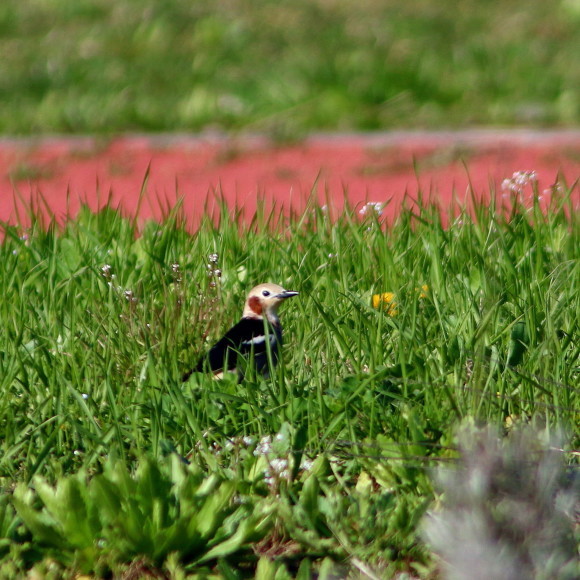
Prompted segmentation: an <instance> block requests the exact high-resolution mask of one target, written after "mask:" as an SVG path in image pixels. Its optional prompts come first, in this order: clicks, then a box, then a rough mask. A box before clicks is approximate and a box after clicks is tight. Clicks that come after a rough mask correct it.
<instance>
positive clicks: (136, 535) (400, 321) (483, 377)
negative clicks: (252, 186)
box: [0, 191, 580, 578]
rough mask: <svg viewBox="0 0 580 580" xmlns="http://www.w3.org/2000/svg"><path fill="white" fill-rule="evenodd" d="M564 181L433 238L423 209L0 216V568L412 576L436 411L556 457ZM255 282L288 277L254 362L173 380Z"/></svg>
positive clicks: (562, 374) (569, 323)
mask: <svg viewBox="0 0 580 580" xmlns="http://www.w3.org/2000/svg"><path fill="white" fill-rule="evenodd" d="M570 195H571V194H570V191H568V192H563V193H560V194H558V193H555V195H554V200H553V204H552V207H551V209H550V210H549V211H548V212H547V213H546V214H544V213H542V212H541V211H540V209H539V206H538V204H537V203H536V204H535V205H534V206H533V207H532V208H525V207H523V206H517V205H516V207H515V209H514V210H513V211H511V212H507V213H504V212H503V211H502V210H501V208H495V207H494V206H492V207H489V208H488V207H482V206H479V205H477V204H476V207H475V219H471V218H470V217H469V215H468V214H467V213H461V214H460V215H459V216H458V217H457V219H455V220H454V221H453V223H452V224H451V225H450V226H449V227H448V228H443V227H442V225H441V221H440V218H439V215H438V213H437V211H436V210H435V208H432V207H425V208H422V209H419V210H416V211H415V212H414V213H413V212H412V211H406V212H404V213H403V214H402V215H401V217H400V218H399V219H398V221H397V223H396V224H395V225H393V226H391V227H388V228H385V227H381V223H380V218H379V216H378V215H377V214H376V212H375V211H374V209H373V208H372V207H369V208H367V211H366V213H364V215H363V214H361V213H360V211H359V210H360V209H361V208H353V209H352V210H351V211H347V212H345V213H344V214H343V215H341V216H340V217H339V219H338V220H337V221H334V222H332V221H330V220H329V218H328V215H327V213H326V211H325V209H324V208H320V207H312V208H310V209H309V210H308V211H307V212H306V213H305V214H304V215H301V216H294V217H293V218H291V219H289V220H287V221H285V222H284V223H279V222H277V221H276V220H275V219H274V218H273V214H271V215H270V214H267V213H266V212H261V213H259V214H258V216H257V217H256V218H255V220H254V222H253V223H251V224H249V225H242V224H240V223H237V220H236V217H235V212H230V213H228V211H227V210H226V209H225V208H224V209H223V212H222V215H221V219H220V221H219V224H217V225H216V224H213V223H211V222H210V221H205V222H204V223H203V224H202V226H201V228H200V229H199V231H198V232H197V233H195V235H192V234H190V233H188V232H186V231H184V229H183V228H182V227H181V225H180V216H179V210H176V211H175V213H174V214H172V215H168V216H167V218H166V219H165V221H164V222H163V223H161V224H155V223H149V224H147V225H145V226H144V227H143V228H142V230H140V231H137V229H136V225H135V223H134V222H133V221H132V220H130V219H126V218H123V217H121V216H120V215H119V214H118V213H116V212H114V211H112V210H104V211H102V212H100V213H98V214H93V213H90V212H89V211H87V210H85V211H82V212H81V214H80V215H79V216H78V217H77V218H76V219H74V220H72V221H70V222H68V223H67V224H66V226H65V227H64V229H62V230H57V229H56V228H54V227H47V224H43V223H42V221H41V220H40V221H37V222H35V224H34V225H33V226H32V227H30V228H28V229H26V230H24V229H22V228H17V227H6V229H5V234H4V238H5V239H4V243H3V244H2V245H1V246H0V252H1V260H0V264H1V265H2V266H1V268H0V288H1V290H2V294H3V300H2V301H1V302H0V316H1V320H2V326H3V332H2V333H1V334H0V382H1V388H2V393H3V396H2V399H1V402H0V424H1V425H2V432H3V437H2V442H1V451H0V453H1V454H0V482H1V486H2V489H3V490H4V494H3V496H2V500H1V501H2V503H1V504H0V550H1V551H2V554H3V557H2V560H1V562H0V576H2V577H16V576H20V575H23V574H24V573H25V571H26V570H28V569H29V568H31V567H34V568H35V570H36V572H37V573H38V574H41V575H44V577H52V578H59V577H62V575H63V574H64V575H66V574H68V575H69V576H71V577H73V576H74V574H76V573H85V574H97V575H105V574H107V573H111V571H113V572H114V573H115V574H117V575H121V574H123V573H125V574H126V576H125V577H126V578H134V577H135V578H136V577H146V576H147V575H148V574H149V575H150V576H153V575H154V573H161V572H162V571H163V573H164V574H166V575H167V577H172V578H183V577H185V575H188V574H196V575H197V576H196V577H208V576H213V577H224V578H242V577H252V576H253V575H254V574H256V577H259V578H274V577H276V578H290V577H299V578H310V577H311V574H312V573H314V572H315V571H316V572H317V573H319V574H320V577H321V578H328V577H330V576H331V575H332V574H339V575H345V574H347V573H350V574H353V575H354V576H355V577H357V574H358V575H359V576H364V577H371V578H372V577H376V578H386V577H392V576H394V575H395V574H396V573H399V572H401V573H403V572H405V573H408V574H410V575H411V576H413V577H415V576H420V577H437V575H438V572H437V570H438V564H437V559H436V558H435V557H434V556H433V551H432V549H431V548H430V547H429V545H428V544H426V543H425V542H424V536H422V535H421V533H420V529H421V526H422V524H421V522H422V521H423V518H424V516H425V513H426V511H427V510H428V509H437V508H436V506H440V505H441V503H440V502H441V496H440V494H439V492H438V491H437V489H438V488H437V487H434V484H433V473H434V471H433V470H434V469H435V468H436V467H437V466H439V465H447V464H448V462H450V461H455V460H456V458H457V457H458V451H457V449H458V444H460V443H461V442H462V441H464V439H463V437H458V436H457V435H456V429H457V428H458V427H459V426H463V428H464V429H467V430H469V431H470V432H471V433H473V430H474V429H476V426H477V425H483V424H490V425H492V426H494V427H495V428H497V429H499V430H500V431H504V432H506V433H509V432H511V431H519V429H520V428H521V427H522V426H523V425H526V424H531V425H533V426H535V428H537V429H540V430H543V432H544V433H548V434H549V433H551V434H553V435H556V434H557V433H558V432H560V431H561V432H562V433H564V435H563V437H564V438H563V440H562V441H563V442H562V443H561V445H562V446H563V447H562V449H563V450H564V453H560V454H559V457H558V460H559V461H561V462H563V463H564V464H571V463H573V459H574V456H573V454H570V453H569V451H570V450H571V449H578V444H579V440H578V437H579V432H578V423H577V422H578V415H577V409H578V403H579V402H578V383H579V374H580V366H579V354H580V342H579V341H580V336H579V334H578V319H579V318H580V266H579V261H578V257H579V256H578V248H580V228H579V224H578V215H577V213H574V211H573V208H572V206H571V201H570ZM496 210H497V211H496ZM502 216H505V217H502ZM240 233H242V234H243V235H240ZM212 254H216V255H217V257H215V256H212V258H211V259H210V255H212ZM263 281H273V282H276V283H279V284H282V285H284V286H285V287H287V288H290V289H295V290H298V291H300V293H301V294H300V297H298V298H295V299H293V301H291V302H288V303H287V304H285V305H284V311H283V312H282V320H283V322H284V324H285V343H286V344H285V347H284V351H283V360H284V364H281V365H279V367H278V371H277V374H276V375H275V376H273V377H272V378H271V379H269V380H264V379H260V380H253V381H252V380H249V381H246V382H244V383H242V384H237V383H236V381H235V380H224V381H221V382H215V381H212V380H211V379H210V378H209V377H206V376H203V375H202V376H199V375H194V376H193V377H192V378H191V379H190V380H189V382H188V383H186V384H182V383H181V382H180V376H181V374H182V372H183V371H184V370H186V369H187V368H188V366H189V365H191V364H192V361H195V360H196V359H197V357H198V356H199V355H200V353H202V352H203V351H205V349H206V348H207V347H208V345H209V344H210V343H211V341H213V340H214V339H216V338H218V337H219V336H220V335H221V333H223V331H224V330H226V329H227V327H228V326H229V325H230V324H231V323H232V322H233V321H234V320H236V319H237V318H238V317H239V315H240V310H241V305H242V301H243V297H244V294H245V293H246V291H247V290H248V288H249V287H251V286H253V285H254V284H255V283H258V282H263ZM386 292H392V293H393V295H392V296H391V295H388V296H383V302H381V301H380V299H379V298H375V299H374V301H373V299H372V297H373V295H377V294H378V295H383V294H384V293H386ZM373 302H374V306H373ZM508 439H509V438H508ZM534 449H535V448H534ZM534 453H535V451H534ZM523 456H524V457H525V456H526V453H524V454H523ZM181 458H187V460H188V461H189V462H190V464H189V465H186V464H185V463H184V461H183V460H182V459H181ZM518 460H520V461H521V460H522V454H521V453H520V454H519V459H518ZM525 465H528V463H526V464H525ZM557 469H560V468H557V467H554V466H553V465H552V466H551V467H550V468H549V470H550V473H555V472H556V471H557ZM55 483H56V486H57V487H56V488H53V487H51V485H52V484H55ZM550 505H551V504H550ZM131 574H133V576H131ZM365 575H366V576H365ZM155 577H160V576H155ZM407 577H409V576H407ZM558 577H561V578H568V577H569V578H572V577H574V574H573V573H572V575H570V574H569V572H568V576H566V575H565V574H564V573H562V574H561V575H560V576H558Z"/></svg>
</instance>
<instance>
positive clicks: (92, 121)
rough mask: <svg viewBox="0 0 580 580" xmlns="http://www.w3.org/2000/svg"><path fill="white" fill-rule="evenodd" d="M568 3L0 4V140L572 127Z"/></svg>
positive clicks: (576, 51)
mask: <svg viewBox="0 0 580 580" xmlns="http://www.w3.org/2000/svg"><path fill="white" fill-rule="evenodd" d="M579 61H580V0H553V1H551V2H547V1H546V0H501V1H499V0H498V1H483V0H438V1H431V0H406V1H403V0H390V1H380V0H356V1H355V0H351V1H347V0H25V1H23V0H2V2H1V3H0V133H2V134H5V135H14V134H25V135H27V134H41V133H105V134H110V133H116V132H122V131H147V132H150V131H199V130H208V129H215V130H226V131H238V130H244V131H261V132H266V133H269V134H271V135H274V136H276V135H278V136H280V137H296V136H300V135H301V134H303V133H305V132H308V131H312V130H338V131H350V130H378V129H380V130H386V129H391V128H440V127H465V126H481V125H485V126H488V125H504V126H505V125H508V126H513V125H525V126H535V127H538V126H576V125H578V124H579V121H580V66H579V64H578V63H579Z"/></svg>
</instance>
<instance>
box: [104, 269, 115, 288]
mask: <svg viewBox="0 0 580 580" xmlns="http://www.w3.org/2000/svg"><path fill="white" fill-rule="evenodd" d="M101 276H103V278H105V280H109V286H112V283H111V281H112V280H114V278H115V274H113V267H112V266H111V264H105V265H104V266H101Z"/></svg>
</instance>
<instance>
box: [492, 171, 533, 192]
mask: <svg viewBox="0 0 580 580" xmlns="http://www.w3.org/2000/svg"><path fill="white" fill-rule="evenodd" d="M537 181H538V176H537V174H536V172H535V171H516V172H514V174H513V175H512V176H511V177H510V178H509V179H504V180H503V181H502V182H501V189H502V191H503V192H504V196H505V195H509V194H516V195H518V194H521V193H522V192H523V191H524V189H525V187H526V186H527V185H528V184H532V185H533V184H534V183H536V182H537Z"/></svg>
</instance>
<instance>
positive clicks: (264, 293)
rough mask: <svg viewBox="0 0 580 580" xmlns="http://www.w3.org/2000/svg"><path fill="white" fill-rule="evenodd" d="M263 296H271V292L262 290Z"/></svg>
mask: <svg viewBox="0 0 580 580" xmlns="http://www.w3.org/2000/svg"><path fill="white" fill-rule="evenodd" d="M262 296H270V292H269V291H268V290H262Z"/></svg>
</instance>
